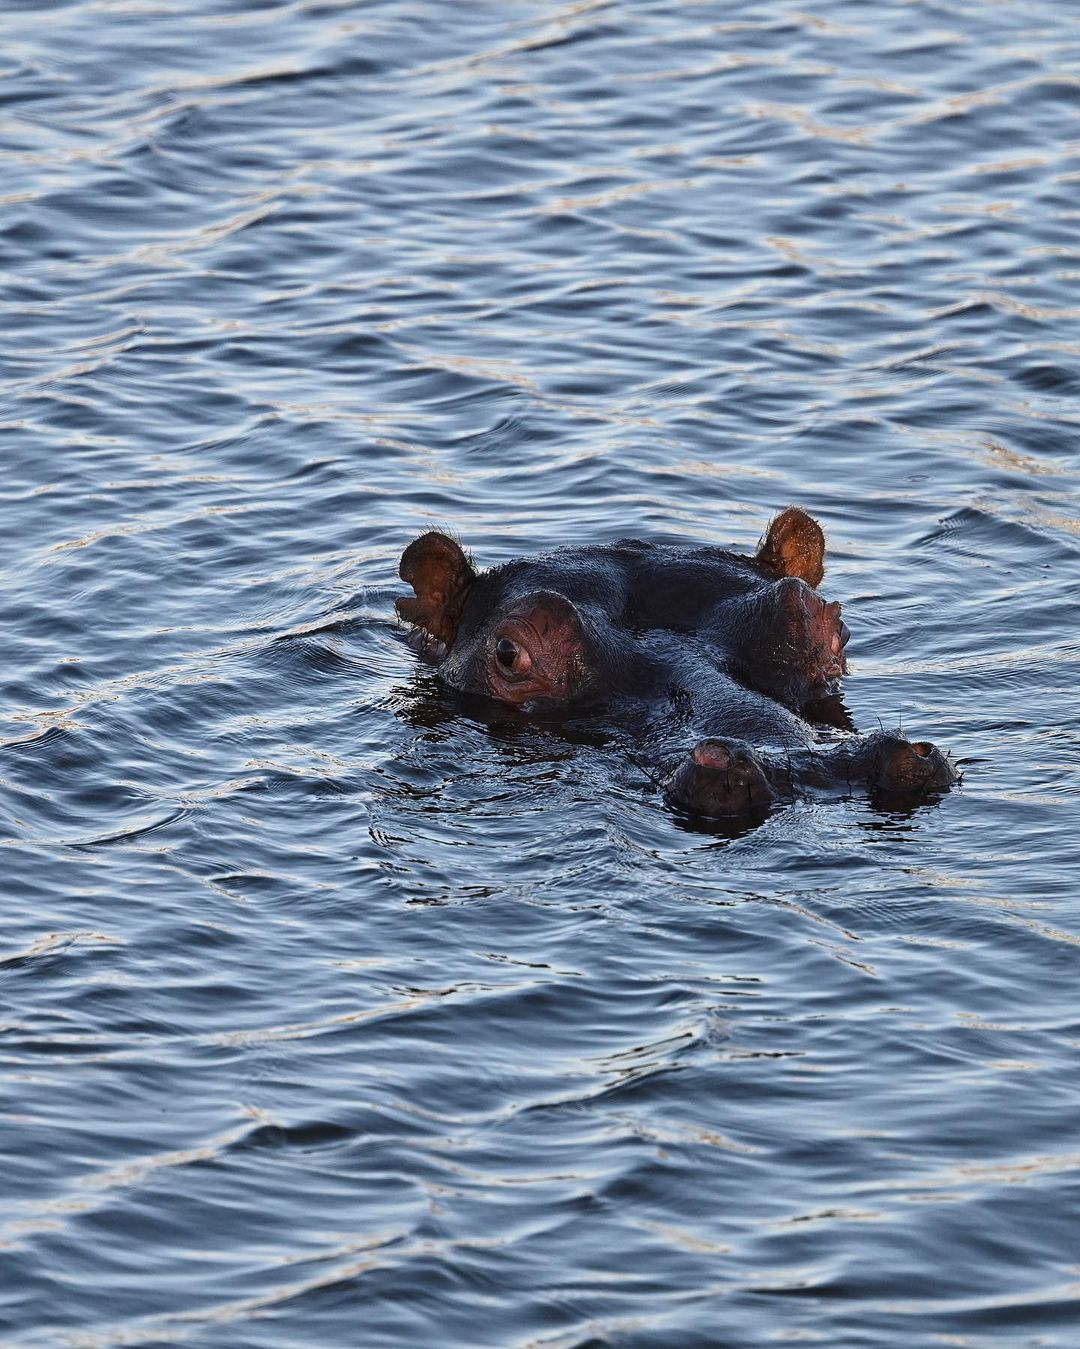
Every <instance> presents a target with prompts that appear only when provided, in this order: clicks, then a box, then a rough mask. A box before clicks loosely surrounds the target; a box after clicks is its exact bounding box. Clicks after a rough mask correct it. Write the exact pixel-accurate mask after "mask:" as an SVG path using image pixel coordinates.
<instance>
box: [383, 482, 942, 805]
mask: <svg viewBox="0 0 1080 1349" xmlns="http://www.w3.org/2000/svg"><path fill="white" fill-rule="evenodd" d="M824 572H825V537H824V534H823V532H822V530H821V526H820V525H819V524H818V523H817V521H816V520H814V519H813V518H812V517H811V516H809V515H807V514H806V513H805V512H804V511H802V510H799V509H797V508H796V507H791V508H789V509H788V510H785V511H783V512H782V513H781V514H780V515H778V516H777V517H776V518H775V519H774V520H773V522H772V524H771V525H770V526H769V528H768V530H767V531H766V534H765V537H764V538H763V540H762V541H761V544H760V546H759V548H758V550H757V552H756V553H755V554H754V555H753V556H745V555H742V554H739V553H735V552H730V551H728V550H726V549H722V548H714V547H682V546H677V545H670V544H656V543H647V542H642V541H640V540H638V539H620V540H619V541H618V542H616V543H612V544H606V545H591V546H585V547H573V546H567V547H563V548H558V549H555V550H554V551H552V552H549V553H542V554H539V555H538V556H535V557H526V558H520V559H517V560H515V561H512V562H507V563H504V564H503V565H502V566H499V567H495V568H492V569H491V570H490V571H480V570H477V568H476V567H475V566H474V565H473V563H472V561H471V559H470V558H469V557H468V556H467V554H466V553H465V552H464V551H463V550H462V548H461V546H460V545H459V544H458V543H457V542H456V541H455V540H454V539H452V538H450V537H449V536H448V535H446V534H442V533H437V532H432V533H427V534H424V535H422V536H421V537H420V538H418V539H416V540H415V541H414V542H413V543H411V544H410V545H409V547H408V548H406V550H405V552H404V554H403V555H402V558H401V566H400V574H401V578H402V580H404V581H406V582H408V583H409V584H410V585H411V586H412V588H413V591H414V597H413V598H406V599H399V600H398V601H397V606H396V607H397V612H398V614H399V616H400V617H401V618H402V619H403V620H404V621H405V622H407V623H409V624H410V625H411V626H412V628H413V630H414V633H415V634H416V645H417V648H418V650H419V651H420V653H421V655H423V656H424V657H425V659H427V660H429V661H431V662H432V663H434V664H437V665H438V667H439V674H440V676H441V678H442V679H443V681H444V682H445V683H446V684H447V685H448V686H450V687H451V688H453V689H456V690H458V691H459V692H461V693H463V694H471V695H479V696H480V697H482V698H485V699H489V700H494V701H495V702H496V703H499V704H503V705H504V706H507V707H511V708H514V709H516V710H518V711H519V712H523V713H525V714H536V715H552V714H557V713H561V714H575V713H590V712H595V711H598V710H600V709H603V710H605V711H606V712H607V713H609V714H610V716H611V717H612V719H613V720H615V721H617V722H619V723H620V724H622V725H626V726H630V727H632V728H633V730H634V734H635V743H636V744H638V745H640V746H641V748H642V752H643V753H645V754H647V755H648V757H649V758H650V760H651V762H652V764H653V765H654V766H655V768H656V770H657V772H658V773H660V774H661V777H662V781H663V784H664V793H665V797H666V799H667V801H668V802H669V804H671V805H672V806H673V807H675V808H677V809H680V810H683V811H686V812H689V813H691V814H696V815H703V816H708V817H713V818H731V817H752V816H754V815H762V814H765V813H766V812H767V811H768V810H769V809H770V808H772V806H773V805H774V804H775V803H777V802H780V801H784V800H787V799H791V798H793V797H795V796H797V795H799V794H802V793H804V792H808V791H821V790H824V791H839V792H847V791H850V790H852V789H855V788H860V789H862V790H865V791H867V792H868V793H869V794H870V795H871V796H872V797H873V798H876V799H878V800H880V801H882V802H884V803H887V804H893V803H896V804H911V803H917V802H918V801H921V800H926V799H930V798H932V797H934V796H936V795H938V794H940V793H941V792H944V791H946V790H948V788H949V787H950V786H951V785H952V784H953V783H955V782H956V781H958V774H957V772H956V770H955V768H954V767H953V764H952V762H951V761H950V759H949V757H948V756H947V755H946V754H943V753H942V752H941V751H940V750H939V749H938V748H937V747H936V746H934V745H932V744H929V743H928V742H926V741H914V742H912V741H910V740H908V739H907V738H906V737H905V736H903V735H902V734H900V733H899V732H897V733H889V732H878V733H875V734H873V735H868V736H861V735H858V734H857V733H856V732H855V729H854V726H853V725H852V723H851V721H850V719H849V717H848V716H847V713H846V710H844V709H843V706H842V704H841V703H840V702H839V699H838V697H837V694H838V691H839V686H840V680H841V678H842V677H843V676H844V675H845V674H846V673H847V659H846V655H845V649H846V647H847V643H848V637H849V632H848V628H847V625H846V624H845V623H844V621H843V619H842V617H841V611H840V605H839V603H838V602H836V601H835V600H834V601H826V600H824V599H823V598H822V597H821V595H820V594H818V591H817V587H818V586H819V585H820V583H821V581H822V578H823V576H824ZM695 737H696V738H697V743H696V745H694V747H693V748H692V749H691V750H690V751H689V752H686V749H685V746H686V744H687V742H688V741H690V740H691V739H692V738H695ZM680 738H681V748H680V752H676V744H677V742H679V741H680Z"/></svg>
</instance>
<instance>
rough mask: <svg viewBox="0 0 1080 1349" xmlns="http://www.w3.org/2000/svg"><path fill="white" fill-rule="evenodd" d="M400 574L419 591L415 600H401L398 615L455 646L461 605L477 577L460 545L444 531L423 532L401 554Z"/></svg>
mask: <svg viewBox="0 0 1080 1349" xmlns="http://www.w3.org/2000/svg"><path fill="white" fill-rule="evenodd" d="M398 574H399V575H400V576H401V579H402V580H403V581H408V583H409V584H410V585H411V586H412V588H413V590H415V591H416V599H404V600H398V602H397V604H396V605H395V608H396V609H397V611H398V614H399V616H400V617H401V618H403V619H404V620H405V622H406V623H412V624H413V625H414V626H415V627H418V628H423V630H424V631H425V632H427V633H430V634H431V636H432V637H435V638H436V639H437V640H438V641H440V642H445V643H446V645H447V646H448V647H449V646H452V645H453V641H454V637H455V636H456V634H457V626H458V620H459V619H460V618H461V606H462V605H463V604H464V603H465V595H466V593H467V591H468V589H469V586H470V585H472V583H473V581H475V580H476V572H475V571H474V570H473V566H472V563H471V562H470V561H469V559H468V558H467V557H466V556H465V554H464V553H463V552H462V551H461V548H460V546H459V545H458V544H457V543H455V542H454V540H453V539H451V538H447V536H446V535H445V534H434V533H432V534H422V535H421V536H420V538H418V539H414V540H413V542H412V543H410V544H409V546H408V548H406V549H405V551H404V552H403V553H402V555H401V565H400V567H399V568H398Z"/></svg>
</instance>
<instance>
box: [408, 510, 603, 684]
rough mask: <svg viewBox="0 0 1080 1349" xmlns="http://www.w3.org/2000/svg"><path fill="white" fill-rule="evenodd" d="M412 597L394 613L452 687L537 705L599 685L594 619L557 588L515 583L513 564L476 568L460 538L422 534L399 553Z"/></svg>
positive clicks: (437, 534)
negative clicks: (415, 634)
mask: <svg viewBox="0 0 1080 1349" xmlns="http://www.w3.org/2000/svg"><path fill="white" fill-rule="evenodd" d="M400 575H401V579H402V580H403V581H407V582H408V583H409V584H410V585H411V586H412V588H413V590H414V591H415V594H416V597H415V599H401V600H398V601H397V606H396V607H397V612H398V614H399V616H400V617H401V618H403V619H404V620H405V621H406V622H407V623H411V624H412V625H413V627H414V628H415V629H417V630H418V632H419V634H420V636H421V645H422V650H423V653H424V654H425V655H427V656H428V657H429V658H430V659H433V660H436V661H439V662H441V671H440V672H441V674H442V676H443V678H444V679H445V680H446V682H447V683H448V684H450V685H452V686H453V687H454V688H458V689H462V690H465V691H467V692H471V693H481V694H485V695H486V696H487V697H489V698H495V699H497V700H498V701H499V702H502V703H510V704H513V705H514V706H517V707H525V708H527V709H532V708H534V707H541V706H545V705H551V704H565V703H571V702H577V701H580V700H582V699H583V698H585V697H587V696H588V695H589V694H590V693H591V692H592V691H593V690H594V689H595V687H596V677H595V676H596V671H597V668H598V663H599V661H598V656H599V653H598V651H597V648H596V643H595V642H594V641H592V640H591V639H590V636H589V629H590V627H591V624H590V623H589V621H588V619H587V618H585V617H583V615H582V613H581V612H580V611H579V610H578V609H577V608H576V607H575V605H574V604H572V603H571V601H570V600H568V599H567V598H566V596H565V595H561V594H559V592H558V591H556V590H552V589H546V588H545V589H529V588H527V586H522V585H521V584H514V583H513V582H514V579H515V578H514V576H513V572H512V569H496V570H495V571H493V572H483V573H478V572H477V571H476V570H475V568H474V567H473V564H472V562H471V561H470V559H469V558H468V557H467V556H466V555H465V553H464V552H463V551H462V549H461V547H460V546H459V545H458V544H457V543H456V542H455V540H453V539H451V538H449V537H448V536H447V535H445V534H439V533H430V534H424V535H422V536H421V537H420V538H419V539H416V540H415V541H414V542H413V543H411V544H410V545H409V547H408V548H406V550H405V552H404V553H403V554H402V558H401V566H400Z"/></svg>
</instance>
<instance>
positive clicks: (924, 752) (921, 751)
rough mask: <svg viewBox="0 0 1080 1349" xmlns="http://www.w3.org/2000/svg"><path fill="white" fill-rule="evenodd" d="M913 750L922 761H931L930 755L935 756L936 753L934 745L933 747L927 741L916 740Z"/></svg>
mask: <svg viewBox="0 0 1080 1349" xmlns="http://www.w3.org/2000/svg"><path fill="white" fill-rule="evenodd" d="M911 748H912V749H913V750H914V751H915V753H916V754H917V755H918V756H919V758H920V759H929V757H930V755H931V754H933V752H934V747H933V745H931V744H930V743H929V741H927V740H916V741H915V742H914V743H913V744H912V746H911Z"/></svg>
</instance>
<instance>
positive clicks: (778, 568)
mask: <svg viewBox="0 0 1080 1349" xmlns="http://www.w3.org/2000/svg"><path fill="white" fill-rule="evenodd" d="M757 561H758V562H759V563H761V564H762V566H765V567H768V569H769V570H770V571H772V572H776V573H777V575H779V576H797V577H798V578H799V580H800V581H805V582H806V584H807V585H811V586H816V585H820V584H821V578H822V577H823V576H824V575H825V535H824V534H823V533H822V532H821V526H820V525H819V524H818V522H817V521H816V520H814V519H812V518H811V516H809V515H807V514H806V512H805V511H801V510H799V508H798V507H797V506H789V507H788V509H787V510H786V511H783V512H782V513H781V514H780V515H778V516H777V517H776V519H775V520H774V521H773V522H772V524H771V525H770V526H769V528H768V531H767V532H766V534H765V537H764V538H763V539H762V540H761V545H760V547H759V548H758V551H757Z"/></svg>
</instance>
